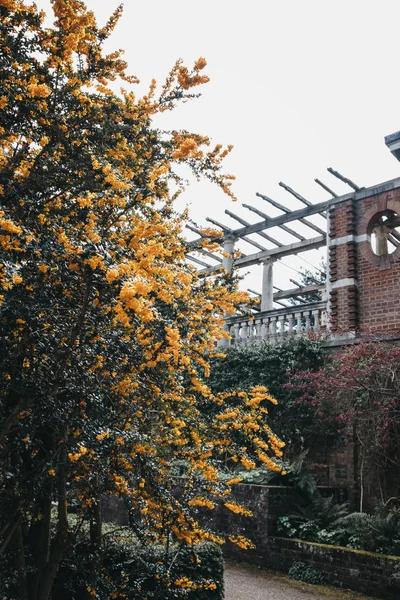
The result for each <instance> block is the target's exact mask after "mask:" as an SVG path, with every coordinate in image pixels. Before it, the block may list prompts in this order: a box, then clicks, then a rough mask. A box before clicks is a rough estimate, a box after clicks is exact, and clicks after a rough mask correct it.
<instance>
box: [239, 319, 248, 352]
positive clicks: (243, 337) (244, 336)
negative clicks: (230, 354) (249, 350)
mask: <svg viewBox="0 0 400 600" xmlns="http://www.w3.org/2000/svg"><path fill="white" fill-rule="evenodd" d="M241 325H242V327H241V329H240V337H241V343H242V344H243V345H244V346H245V345H246V343H247V329H248V327H247V321H243V322H242V324H241Z"/></svg>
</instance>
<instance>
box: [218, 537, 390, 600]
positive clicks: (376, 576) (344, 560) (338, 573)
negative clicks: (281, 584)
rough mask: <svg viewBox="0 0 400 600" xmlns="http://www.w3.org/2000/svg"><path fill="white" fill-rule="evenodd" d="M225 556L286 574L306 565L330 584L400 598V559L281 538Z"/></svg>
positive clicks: (233, 550) (234, 549) (232, 550)
mask: <svg viewBox="0 0 400 600" xmlns="http://www.w3.org/2000/svg"><path fill="white" fill-rule="evenodd" d="M226 554H227V555H229V556H231V557H233V558H236V559H238V560H242V561H245V562H249V563H252V564H257V565H260V566H263V567H267V568H270V569H276V570H278V571H284V572H286V573H287V572H288V571H289V569H290V567H292V566H293V564H295V563H299V562H300V563H304V564H306V565H307V566H309V567H311V568H312V569H314V570H315V571H318V572H319V573H322V575H323V577H324V579H325V581H326V583H328V584H331V585H334V586H337V587H343V588H346V589H351V590H355V591H358V592H362V593H365V594H369V595H375V596H379V597H382V598H384V599H385V600H399V598H400V557H396V556H386V555H384V554H381V555H380V554H374V553H371V552H364V551H362V550H353V549H352V548H342V547H337V546H327V545H325V544H316V543H312V542H303V541H301V540H294V539H285V538H279V537H270V538H265V540H264V542H263V543H259V544H258V545H257V548H256V549H255V550H246V551H245V550H241V549H239V548H237V547H234V546H233V545H230V546H229V547H227V548H226Z"/></svg>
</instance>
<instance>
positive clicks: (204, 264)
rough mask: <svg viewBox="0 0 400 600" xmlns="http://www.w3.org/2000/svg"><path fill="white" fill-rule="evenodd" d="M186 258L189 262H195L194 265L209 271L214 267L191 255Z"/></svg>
mask: <svg viewBox="0 0 400 600" xmlns="http://www.w3.org/2000/svg"><path fill="white" fill-rule="evenodd" d="M186 258H188V259H189V260H191V261H193V262H194V263H196V264H198V265H200V266H202V267H206V268H207V269H209V268H210V267H212V265H209V264H208V263H206V262H204V261H202V260H200V259H198V258H196V257H195V256H190V254H186Z"/></svg>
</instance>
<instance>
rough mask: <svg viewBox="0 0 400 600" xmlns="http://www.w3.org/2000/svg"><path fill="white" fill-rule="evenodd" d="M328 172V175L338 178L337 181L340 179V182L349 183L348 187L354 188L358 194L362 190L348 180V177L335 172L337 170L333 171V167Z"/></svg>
mask: <svg viewBox="0 0 400 600" xmlns="http://www.w3.org/2000/svg"><path fill="white" fill-rule="evenodd" d="M327 171H328V173H330V174H331V175H333V176H334V177H336V179H340V181H343V183H347V185H349V186H350V187H351V188H353V190H355V191H356V192H358V191H359V190H360V189H361V188H360V187H359V186H358V185H357V184H355V183H354V181H351V179H348V178H347V177H345V176H344V175H342V174H341V173H339V171H335V169H332V167H328V168H327Z"/></svg>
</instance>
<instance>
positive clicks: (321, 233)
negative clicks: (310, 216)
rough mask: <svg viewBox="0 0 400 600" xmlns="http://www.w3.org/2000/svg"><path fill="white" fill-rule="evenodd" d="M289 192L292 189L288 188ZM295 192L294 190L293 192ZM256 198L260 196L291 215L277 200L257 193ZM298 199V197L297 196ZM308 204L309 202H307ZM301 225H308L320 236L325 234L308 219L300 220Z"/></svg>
mask: <svg viewBox="0 0 400 600" xmlns="http://www.w3.org/2000/svg"><path fill="white" fill-rule="evenodd" d="M279 185H282V186H284V187H285V189H286V186H285V184H284V183H282V182H281V183H280V184H279ZM288 189H289V190H291V188H288ZM292 191H293V190H292ZM256 196H258V197H259V198H262V199H263V200H265V201H266V202H269V203H270V204H272V206H275V208H279V210H282V211H283V212H285V213H287V214H288V213H290V210H289V209H288V208H287V207H286V206H284V205H283V204H280V203H279V202H276V200H272V198H269V196H264V195H263V194H260V193H259V192H257V193H256ZM296 198H297V196H296ZM303 200H305V198H303ZM307 202H308V200H307ZM310 205H311V202H310V203H309V204H308V206H310ZM299 221H300V223H303V225H307V227H309V228H310V229H313V230H314V231H316V232H317V233H319V234H320V235H323V234H324V233H325V232H324V231H323V230H322V229H321V228H320V227H318V226H317V225H314V223H311V221H308V220H307V219H299Z"/></svg>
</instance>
